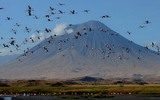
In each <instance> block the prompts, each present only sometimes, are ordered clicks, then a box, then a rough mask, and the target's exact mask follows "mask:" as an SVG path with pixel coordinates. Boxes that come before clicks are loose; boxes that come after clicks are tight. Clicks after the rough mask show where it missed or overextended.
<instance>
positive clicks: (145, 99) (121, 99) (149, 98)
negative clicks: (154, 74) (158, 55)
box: [0, 94, 160, 100]
mask: <svg viewBox="0 0 160 100" xmlns="http://www.w3.org/2000/svg"><path fill="white" fill-rule="evenodd" d="M114 96H115V97H114V98H82V99H78V100H160V94H133V95H114ZM0 100H65V99H61V98H55V97H52V96H17V97H13V98H12V97H0ZM67 100H73V99H67Z"/></svg>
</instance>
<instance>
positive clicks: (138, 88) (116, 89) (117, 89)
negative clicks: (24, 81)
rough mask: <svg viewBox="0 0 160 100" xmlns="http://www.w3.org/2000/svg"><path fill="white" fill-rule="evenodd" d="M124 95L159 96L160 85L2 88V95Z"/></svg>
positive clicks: (0, 89)
mask: <svg viewBox="0 0 160 100" xmlns="http://www.w3.org/2000/svg"><path fill="white" fill-rule="evenodd" d="M4 92H7V93H24V92H25V93H29V92H30V93H59V92H61V93H72V92H74V93H75V92H77V93H107V94H112V93H123V94H128V93H132V94H159V93H160V84H156V85H155V84H152V85H151V84H150V85H66V86H61V87H53V86H32V87H0V93H4Z"/></svg>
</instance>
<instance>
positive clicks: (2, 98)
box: [0, 97, 12, 100]
mask: <svg viewBox="0 0 160 100" xmlns="http://www.w3.org/2000/svg"><path fill="white" fill-rule="evenodd" d="M0 100H12V97H0Z"/></svg>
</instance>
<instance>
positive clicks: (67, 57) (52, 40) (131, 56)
mask: <svg viewBox="0 0 160 100" xmlns="http://www.w3.org/2000/svg"><path fill="white" fill-rule="evenodd" d="M68 29H71V30H73V32H71V33H70V34H68V33H67V32H66V33H65V34H64V35H61V36H50V37H49V38H47V39H46V40H44V41H42V42H41V43H39V44H38V45H36V46H35V47H33V48H31V49H30V50H29V51H28V52H26V53H24V54H23V56H20V57H19V58H18V59H20V62H19V61H18V59H15V60H12V61H11V62H8V63H6V64H3V65H1V66H0V72H2V73H1V74H0V78H7V77H8V76H9V77H8V78H18V79H19V78H26V79H27V78H38V77H39V78H41V77H47V78H53V79H63V78H64V79H67V78H75V77H83V76H91V77H100V78H106V77H132V75H134V74H142V76H143V75H149V76H159V73H158V70H159V65H160V63H159V59H160V56H159V55H157V54H156V52H154V51H152V50H149V49H146V48H144V47H142V46H140V45H137V44H135V43H133V42H132V41H129V40H128V39H126V38H124V37H122V36H121V35H120V34H118V33H117V32H115V31H113V30H111V29H110V28H108V27H107V26H105V25H104V24H103V23H101V22H99V21H88V22H85V23H82V24H77V25H72V26H68V27H67V28H66V29H65V31H66V30H68ZM7 67H8V68H10V71H8V70H7ZM2 70H5V71H6V73H4V71H2Z"/></svg>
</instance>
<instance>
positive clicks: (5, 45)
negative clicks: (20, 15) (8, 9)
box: [0, 3, 89, 53]
mask: <svg viewBox="0 0 160 100" xmlns="http://www.w3.org/2000/svg"><path fill="white" fill-rule="evenodd" d="M58 5H59V6H63V5H65V4H62V3H59V4H58ZM48 9H49V11H50V14H47V15H45V16H44V17H46V18H47V21H53V20H52V19H51V18H50V16H52V15H55V14H56V13H55V12H54V11H55V10H56V9H55V8H53V7H51V6H50V7H48ZM0 10H5V8H3V7H1V8H0ZM33 11H34V9H33V8H32V7H31V6H30V5H28V7H27V10H26V12H27V15H28V16H32V17H33V18H34V19H39V18H40V17H38V16H37V15H34V14H33ZM58 12H59V13H58V14H63V13H65V12H64V11H62V10H58ZM83 12H86V13H88V12H89V10H83ZM69 14H77V12H75V10H72V11H70V13H69ZM60 18H61V17H55V19H60ZM6 20H14V19H13V18H12V17H6ZM70 25H71V24H70ZM15 26H17V27H20V26H21V24H19V23H15ZM24 30H25V32H27V33H29V32H31V29H30V28H28V27H25V28H24ZM43 31H44V32H45V33H50V32H52V29H49V28H45V29H44V30H43ZM11 32H12V33H14V34H17V33H18V31H17V30H15V29H11ZM35 32H37V33H40V32H41V30H38V29H37V30H35ZM3 39H4V37H2V36H0V40H3ZM9 39H10V41H9V42H8V43H2V44H0V47H2V48H9V47H10V46H14V47H15V48H16V51H17V50H20V49H19V48H20V47H21V45H19V44H16V40H15V38H14V37H10V38H9ZM37 39H39V40H41V37H40V36H38V37H37ZM28 41H31V42H32V43H34V42H35V40H34V38H32V37H29V39H28V38H25V39H24V41H23V43H22V44H26V43H27V42H28ZM28 48H29V47H27V50H28ZM13 51H15V50H9V52H10V53H12V52H13ZM25 51H26V50H24V52H25ZM0 53H3V51H0Z"/></svg>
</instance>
